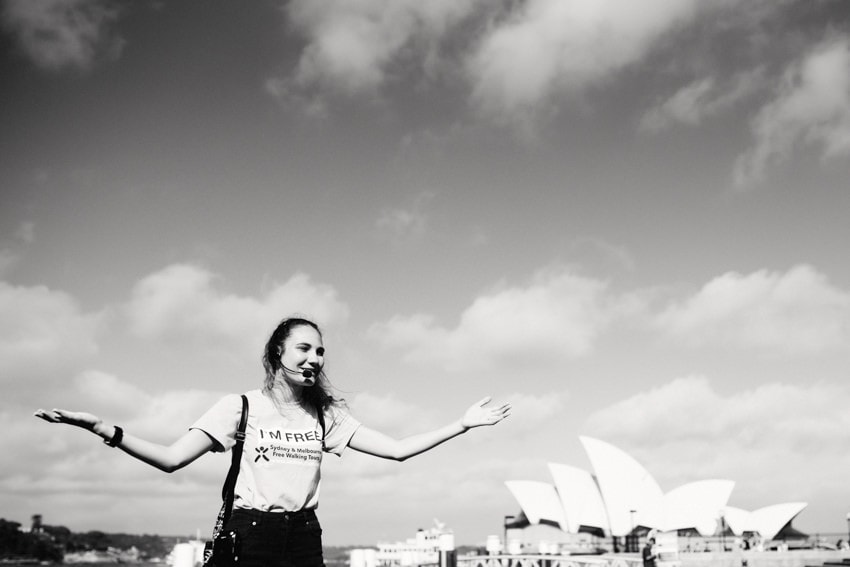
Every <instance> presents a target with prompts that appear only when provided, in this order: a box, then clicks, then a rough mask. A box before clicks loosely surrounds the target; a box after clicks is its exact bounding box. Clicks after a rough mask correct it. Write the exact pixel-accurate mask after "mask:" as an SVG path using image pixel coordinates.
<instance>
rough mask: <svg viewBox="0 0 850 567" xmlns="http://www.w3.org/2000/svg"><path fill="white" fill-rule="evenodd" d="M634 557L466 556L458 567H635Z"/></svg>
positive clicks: (635, 559)
mask: <svg viewBox="0 0 850 567" xmlns="http://www.w3.org/2000/svg"><path fill="white" fill-rule="evenodd" d="M640 563H641V560H640V559H639V558H633V557H606V556H594V557H581V556H569V555H466V556H463V557H458V558H457V567H635V566H637V565H640Z"/></svg>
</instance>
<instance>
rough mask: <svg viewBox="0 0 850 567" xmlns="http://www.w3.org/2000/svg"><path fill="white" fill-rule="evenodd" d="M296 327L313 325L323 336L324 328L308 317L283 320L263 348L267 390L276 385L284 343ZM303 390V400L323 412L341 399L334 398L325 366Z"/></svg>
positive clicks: (265, 386)
mask: <svg viewBox="0 0 850 567" xmlns="http://www.w3.org/2000/svg"><path fill="white" fill-rule="evenodd" d="M296 327H312V328H314V329H315V330H316V332H317V333H319V336H320V337H321V336H322V330H321V329H319V326H318V325H316V324H315V323H314V322H312V321H310V320H308V319H303V318H301V317H289V318H287V319H284V320H283V321H281V322H280V323H279V324H278V326H277V328H275V330H274V332H273V333H272V335H271V337H269V340H268V342H267V343H266V348H265V349H264V350H263V368H264V369H265V371H266V377H265V380H264V388H265V389H266V391H269V392H270V391H271V390H272V388H273V387H274V382H275V377H276V375H277V372H278V371H279V370H280V369H281V367H282V363H281V361H280V357H281V355H282V354H283V345H284V343H285V342H286V339H287V338H289V335H290V333H292V330H293V329H295V328H296ZM301 392H302V396H303V400H304V401H305V402H307V403H308V404H310V405H311V406H313V407H314V408H315V409H316V411H318V412H321V413H324V411H325V410H326V409H327V408H329V407H330V406H332V405H335V404H337V403H338V402H339V401H340V400H338V399H336V398H334V396H333V395H332V393H331V384H330V381H329V380H328V377H327V376H326V375H325V370H324V368H323V369H320V370H319V372H318V374H317V376H316V382H315V384H313V385H312V386H310V387H309V388H304V389H302V390H301Z"/></svg>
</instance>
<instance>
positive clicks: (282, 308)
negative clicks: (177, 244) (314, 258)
mask: <svg viewBox="0 0 850 567" xmlns="http://www.w3.org/2000/svg"><path fill="white" fill-rule="evenodd" d="M217 283H218V277H217V276H216V275H214V274H213V273H211V272H209V271H207V270H205V269H203V268H200V267H197V266H192V265H187V264H175V265H172V266H168V267H166V268H164V269H162V270H160V271H158V272H156V273H153V274H151V275H149V276H147V277H145V278H144V279H142V280H141V281H140V282H139V283H137V284H136V286H135V287H134V289H133V293H132V298H131V300H130V302H129V303H128V304H127V306H126V314H127V316H128V319H129V322H130V326H131V329H132V330H133V331H134V332H135V333H136V334H138V335H140V336H142V337H147V338H159V339H166V338H169V339H181V340H185V341H188V342H190V343H193V344H205V343H210V345H211V346H218V345H221V344H222V343H225V344H228V345H235V346H236V347H237V348H240V349H242V350H243V352H251V353H253V352H254V350H255V349H256V346H257V345H258V344H264V343H265V340H266V339H267V335H268V333H269V332H270V330H271V329H272V328H273V327H274V325H275V324H277V322H278V321H279V320H280V319H282V318H284V317H286V316H288V315H292V314H304V315H306V316H308V317H310V318H313V319H314V320H316V321H317V323H319V324H320V325H334V324H339V323H342V322H343V321H345V320H346V319H347V317H348V307H347V306H346V305H345V304H344V303H343V302H342V301H340V300H339V299H338V297H337V292H336V290H335V289H333V287H331V286H329V285H325V284H315V283H313V282H312V281H311V280H310V278H309V277H308V276H307V275H304V274H296V275H294V276H292V277H291V278H290V279H289V280H288V281H286V282H285V283H283V284H275V285H274V286H273V287H272V289H270V290H269V291H268V292H266V293H265V294H264V296H263V297H261V298H254V297H247V296H240V295H236V294H232V293H226V292H224V291H222V290H220V289H218V288H217V286H216V284H217Z"/></svg>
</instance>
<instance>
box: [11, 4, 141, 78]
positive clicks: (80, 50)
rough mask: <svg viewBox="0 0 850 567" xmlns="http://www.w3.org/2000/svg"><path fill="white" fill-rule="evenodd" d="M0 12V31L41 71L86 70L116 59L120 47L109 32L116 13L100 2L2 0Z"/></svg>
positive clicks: (117, 40)
mask: <svg viewBox="0 0 850 567" xmlns="http://www.w3.org/2000/svg"><path fill="white" fill-rule="evenodd" d="M2 10H3V11H2V23H3V27H5V28H6V29H8V30H10V31H11V32H12V33H13V34H14V35H15V37H16V39H17V40H18V42H19V44H20V47H21V49H22V50H23V51H24V53H25V54H26V55H27V57H29V58H30V59H31V60H32V61H33V62H34V63H35V64H36V65H38V66H39V67H42V68H44V69H48V70H57V69H61V68H65V67H72V68H77V69H82V70H86V69H89V68H90V67H91V66H92V65H93V64H94V63H95V62H96V61H97V60H98V59H102V58H107V59H114V58H117V56H118V55H119V54H120V52H121V49H122V47H123V44H124V41H123V40H122V39H121V38H119V37H117V36H115V35H113V34H112V33H111V30H110V26H111V24H113V23H114V22H115V20H116V19H117V18H118V10H117V9H116V8H115V7H114V6H112V5H110V4H109V3H108V2H106V1H104V0H40V1H38V2H32V1H31V0H4V2H3V6H2Z"/></svg>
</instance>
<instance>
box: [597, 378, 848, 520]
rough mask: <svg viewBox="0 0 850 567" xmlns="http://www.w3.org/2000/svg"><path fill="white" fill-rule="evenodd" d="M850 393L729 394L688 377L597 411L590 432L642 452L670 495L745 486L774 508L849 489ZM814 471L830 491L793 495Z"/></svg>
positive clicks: (802, 389) (822, 387) (774, 387)
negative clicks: (704, 484) (687, 488)
mask: <svg viewBox="0 0 850 567" xmlns="http://www.w3.org/2000/svg"><path fill="white" fill-rule="evenodd" d="M848 395H850V391H848V389H847V387H846V386H843V385H842V386H838V385H829V384H824V383H818V382H809V383H802V382H801V383H799V384H788V383H776V382H774V383H767V384H764V385H761V386H758V387H755V388H752V389H745V390H739V391H736V392H735V393H731V394H729V395H725V396H724V395H722V394H720V393H718V392H717V391H716V390H715V389H714V388H713V387H712V384H711V382H710V381H709V380H708V379H707V378H705V377H702V376H689V377H684V378H678V379H675V380H673V381H671V382H669V383H667V384H665V385H663V386H660V387H658V388H654V389H652V390H649V391H647V392H643V393H640V394H637V395H635V396H633V397H631V398H627V399H624V400H621V401H619V402H616V403H614V404H612V405H610V406H608V407H606V408H603V409H600V410H598V411H596V412H594V413H593V414H591V415H590V416H589V417H588V418H587V420H586V422H585V424H584V425H583V430H584V431H586V432H588V434H591V435H593V436H595V437H599V438H601V439H604V440H606V441H608V442H611V443H614V444H615V445H617V446H619V447H620V448H622V449H624V450H625V451H627V452H629V453H631V454H633V455H634V456H635V457H637V458H638V460H639V461H640V462H641V463H642V464H643V465H644V466H645V467H646V468H647V470H648V471H649V472H650V473H651V474H653V475H654V476H657V477H658V478H659V479H661V478H664V479H665V481H666V486H665V489H667V490H669V489H671V488H673V487H674V486H675V485H678V484H682V483H684V482H689V481H694V480H700V479H704V478H729V479H732V480H735V481H736V482H737V483H738V485H739V486H743V487H744V490H743V491H739V490H736V495H737V494H738V493H739V492H743V493H746V492H748V491H757V492H758V494H757V495H756V496H759V495H760V496H761V497H762V500H761V501H760V502H758V501H756V504H758V505H768V504H774V503H776V502H778V501H783V500H785V499H798V498H808V497H810V496H811V494H812V493H814V492H817V491H818V490H824V491H827V492H828V491H830V490H832V489H833V488H835V489H840V490H842V491H843V484H842V483H843V482H844V480H843V472H842V471H846V470H847V466H848V465H850V457H847V455H848V449H850V416H848V413H847V411H846V407H845V406H846V400H847V399H848ZM814 439H817V443H814V442H813V440H814ZM777 463H782V466H781V467H779V468H777V466H776V464H777ZM813 470H818V471H819V472H818V478H819V482H821V481H822V482H824V483H825V486H823V487H817V486H813V485H811V483H797V482H793V485H795V486H797V488H795V489H794V490H796V491H798V492H797V493H796V494H792V493H793V490H792V491H791V492H789V479H795V478H796V479H798V478H811V471H813ZM832 471H834V472H832ZM806 484H808V485H809V486H802V485H806ZM733 499H734V498H733Z"/></svg>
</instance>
